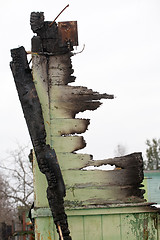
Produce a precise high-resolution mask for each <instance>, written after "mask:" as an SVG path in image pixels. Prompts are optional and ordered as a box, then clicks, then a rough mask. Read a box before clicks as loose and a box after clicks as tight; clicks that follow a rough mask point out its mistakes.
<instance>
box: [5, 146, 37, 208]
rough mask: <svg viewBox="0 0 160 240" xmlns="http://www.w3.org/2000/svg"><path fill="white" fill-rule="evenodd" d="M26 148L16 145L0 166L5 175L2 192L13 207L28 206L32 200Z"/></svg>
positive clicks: (29, 163) (29, 168)
mask: <svg viewBox="0 0 160 240" xmlns="http://www.w3.org/2000/svg"><path fill="white" fill-rule="evenodd" d="M27 149H28V148H27V147H22V146H18V148H17V149H16V150H14V151H12V152H10V153H9V157H8V158H7V160H6V161H5V164H4V165H3V166H1V169H3V170H4V172H5V175H6V182H5V187H4V189H3V190H2V193H3V195H4V196H5V198H6V199H8V200H9V201H10V202H12V203H13V205H14V206H15V207H17V206H25V207H26V208H28V207H29V206H30V205H31V203H32V202H33V174H32V163H31V162H30V161H29V158H28V157H27V153H26V151H27Z"/></svg>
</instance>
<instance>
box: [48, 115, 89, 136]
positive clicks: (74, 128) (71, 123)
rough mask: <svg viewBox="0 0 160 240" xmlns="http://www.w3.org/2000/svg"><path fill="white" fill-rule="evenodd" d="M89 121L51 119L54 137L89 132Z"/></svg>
mask: <svg viewBox="0 0 160 240" xmlns="http://www.w3.org/2000/svg"><path fill="white" fill-rule="evenodd" d="M88 125H89V119H66V118H51V120H50V128H51V135H52V136H62V135H69V134H75V133H78V134H80V133H83V132H85V131H86V130H87V127H88Z"/></svg>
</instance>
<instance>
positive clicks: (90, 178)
mask: <svg viewBox="0 0 160 240" xmlns="http://www.w3.org/2000/svg"><path fill="white" fill-rule="evenodd" d="M63 176H64V179H65V180H66V184H68V185H69V186H73V182H74V185H75V186H77V187H78V186H81V185H82V186H83V185H84V186H85V185H90V186H97V187H98V186H99V187H102V186H108V185H110V186H115V185H117V186H124V187H125V186H128V185H133V186H135V185H139V186H140V183H141V180H142V176H141V175H140V174H139V171H138V170H137V169H136V168H129V169H120V170H113V171H100V170H94V171H84V170H66V171H63ZM73 179H74V180H75V181H73Z"/></svg>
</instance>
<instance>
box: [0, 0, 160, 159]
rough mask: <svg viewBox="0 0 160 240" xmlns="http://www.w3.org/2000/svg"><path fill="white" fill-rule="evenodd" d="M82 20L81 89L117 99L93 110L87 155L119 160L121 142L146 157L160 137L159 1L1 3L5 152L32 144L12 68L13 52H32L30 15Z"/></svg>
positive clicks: (76, 60)
mask: <svg viewBox="0 0 160 240" xmlns="http://www.w3.org/2000/svg"><path fill="white" fill-rule="evenodd" d="M68 3H69V4H70V6H69V8H67V9H66V10H65V12H63V14H62V15H61V16H60V17H59V18H58V20H57V21H71V20H77V21H78V35H79V47H78V48H77V50H75V51H81V49H82V48H83V44H85V50H84V51H83V52H82V53H81V54H78V55H76V56H74V57H73V58H72V63H73V68H74V71H75V72H74V75H75V76H76V77H77V79H76V82H75V85H83V86H87V87H88V88H92V89H93V90H96V91H99V92H101V93H104V92H106V93H108V94H114V95H115V96H116V99H114V100H105V101H104V102H103V105H102V106H101V107H100V108H99V109H98V110H96V111H94V112H89V111H86V112H85V113H83V114H79V115H78V116H79V117H85V118H90V119H91V124H90V126H89V130H88V131H87V132H86V133H85V134H83V135H84V138H85V140H86V142H87V147H86V148H85V149H84V150H83V152H85V153H90V154H93V155H94V158H95V159H100V158H107V157H113V156H114V150H115V148H116V146H117V145H118V144H121V145H123V146H125V147H126V150H127V153H131V152H137V151H140V152H142V153H143V156H144V155H145V149H146V145H145V141H146V139H147V138H149V139H152V138H154V137H156V138H160V14H159V13H160V1H158V0H122V1H121V0H99V1H93V0H92V1H91V0H87V1H86V0H81V1H76V0H70V1H65V0H58V1H50V0H49V1H47V0H46V1H37V0H34V1H33V0H32V1H31V0H27V1H23V0H14V1H13V0H5V1H2V2H1V14H0V26H1V40H0V41H1V58H0V89H1V94H0V116H1V123H0V134H1V138H0V149H1V158H2V157H3V156H5V152H6V151H7V150H10V149H14V148H16V143H17V142H18V143H19V144H21V145H24V144H27V143H28V142H30V140H29V139H30V138H29V135H28V130H27V127H26V124H25V120H24V117H23V113H22V109H21V106H20V102H19V99H18V95H17V92H16V88H15V85H14V80H13V77H12V73H11V71H10V68H9V62H10V61H11V57H10V49H12V48H17V47H18V46H24V47H25V49H26V50H27V51H29V50H30V49H31V46H30V45H31V44H30V42H31V38H32V36H33V33H32V31H31V29H30V13H31V12H32V11H43V12H44V14H45V20H48V21H52V20H53V19H54V18H55V17H56V16H57V15H58V13H59V12H60V11H61V10H62V9H63V8H64V7H65V6H66V5H67V4H68Z"/></svg>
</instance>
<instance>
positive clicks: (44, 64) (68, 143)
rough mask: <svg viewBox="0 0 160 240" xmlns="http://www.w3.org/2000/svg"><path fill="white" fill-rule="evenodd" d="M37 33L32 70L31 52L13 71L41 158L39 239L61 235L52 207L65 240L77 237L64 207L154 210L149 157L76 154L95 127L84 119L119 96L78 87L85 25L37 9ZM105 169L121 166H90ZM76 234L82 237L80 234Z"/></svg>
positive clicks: (22, 54)
mask: <svg viewBox="0 0 160 240" xmlns="http://www.w3.org/2000/svg"><path fill="white" fill-rule="evenodd" d="M31 28H32V30H33V32H34V33H35V34H36V36H34V37H33V38H32V50H31V52H30V53H31V54H32V69H30V67H29V64H28V61H27V53H26V51H25V49H24V48H23V47H20V48H18V49H13V50H11V55H12V58H13V60H12V62H11V68H12V72H13V76H14V79H15V83H16V87H17V90H18V94H19V98H20V101H21V104H22V108H23V112H24V116H25V119H26V122H27V126H28V130H29V133H30V136H31V139H32V143H33V147H34V151H35V155H36V159H37V161H36V160H35V161H34V187H35V209H34V213H33V217H34V218H35V223H36V224H35V230H36V239H47V237H48V239H49V236H53V235H54V234H55V232H54V231H53V229H52V227H49V226H50V220H46V217H50V211H49V209H48V203H49V206H50V209H51V213H52V216H53V219H54V222H55V224H56V227H57V231H58V233H59V238H60V239H65V240H67V239H71V237H70V232H69V229H68V222H67V216H66V213H65V210H64V204H65V206H66V208H67V209H77V210H79V209H90V210H91V209H93V208H99V209H100V212H101V213H102V211H104V212H105V208H106V207H109V206H111V205H112V208H113V204H115V205H116V204H118V205H117V206H118V207H119V206H120V204H122V205H123V206H124V204H128V205H127V206H131V205H129V204H131V203H132V204H137V206H145V208H143V211H146V210H144V209H146V205H145V203H143V202H144V201H145V200H144V199H143V193H144V192H143V190H142V189H141V187H142V181H143V160H142V156H141V153H133V154H130V155H127V156H124V157H119V158H114V159H107V160H97V161H94V160H93V157H92V156H91V155H89V154H79V153H76V151H77V150H79V149H82V148H84V147H85V145H86V143H85V140H84V139H83V137H82V136H81V135H78V134H81V133H84V132H85V131H86V130H87V127H88V125H89V120H88V119H78V118H76V114H77V113H79V112H83V111H85V110H96V109H97V108H98V107H99V106H100V104H101V103H100V101H99V100H100V99H102V98H103V99H113V98H114V96H113V95H110V94H106V93H104V94H99V93H98V92H94V91H92V90H91V89H87V88H86V87H81V86H72V85H70V83H71V82H74V81H75V77H74V76H73V75H72V74H73V69H72V64H71V57H72V56H73V46H77V45H78V35H77V23H76V22H62V23H58V25H57V23H56V22H48V21H44V15H43V13H42V12H37V13H35V12H33V13H31ZM97 143H98V140H97ZM37 163H38V166H37ZM103 164H111V165H115V166H116V168H115V170H113V171H101V170H95V171H86V170H85V169H84V168H85V167H87V166H101V165H103ZM39 169H40V171H41V172H40V171H39ZM42 173H43V174H44V175H43V174H42ZM46 180H47V181H46ZM46 189H47V198H46ZM64 197H65V202H64ZM141 211H142V209H141ZM143 211H142V212H143ZM147 211H150V210H149V209H147ZM72 214H73V215H74V213H72ZM42 217H43V219H42ZM156 217H157V216H156ZM156 217H155V218H156ZM44 219H45V221H47V224H48V225H47V226H48V229H50V230H47V231H48V235H47V233H46V232H45V231H46V230H44V227H43V225H44ZM72 221H73V220H72ZM75 224H76V223H75ZM71 225H73V222H72V223H71ZM82 225H83V226H84V224H82ZM151 226H152V225H151ZM150 228H151V227H150ZM51 229H52V230H51ZM72 229H73V228H72ZM50 231H51V232H50ZM72 233H73V235H74V236H75V234H76V231H75V232H74V231H73V232H72ZM46 236H47V237H46ZM54 236H55V235H54ZM78 237H79V238H78ZM78 237H77V236H76V237H75V239H76V240H77V239H81V240H82V239H83V237H82V235H80V236H78ZM55 239H56V236H55ZM86 239H87V240H89V239H93V238H89V237H88V238H86ZM95 239H97V240H98V237H97V238H95ZM105 239H106V238H105ZM115 239H116V238H115ZM117 239H118V238H117Z"/></svg>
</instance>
